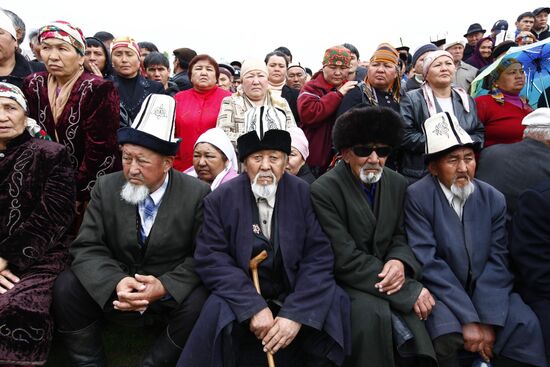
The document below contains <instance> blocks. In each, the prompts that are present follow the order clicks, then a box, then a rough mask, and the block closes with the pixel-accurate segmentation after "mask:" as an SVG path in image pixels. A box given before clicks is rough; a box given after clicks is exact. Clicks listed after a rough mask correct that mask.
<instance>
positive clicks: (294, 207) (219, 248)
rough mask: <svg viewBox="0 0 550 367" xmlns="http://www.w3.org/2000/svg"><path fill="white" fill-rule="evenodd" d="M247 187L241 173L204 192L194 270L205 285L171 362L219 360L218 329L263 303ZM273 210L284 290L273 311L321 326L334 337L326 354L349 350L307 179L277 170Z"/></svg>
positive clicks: (345, 315) (340, 297)
mask: <svg viewBox="0 0 550 367" xmlns="http://www.w3.org/2000/svg"><path fill="white" fill-rule="evenodd" d="M252 205H254V202H253V195H252V191H251V188H250V180H249V178H248V176H247V175H246V173H244V174H241V175H240V176H239V177H237V178H235V179H233V180H232V181H230V182H228V183H226V184H224V185H222V186H220V187H219V188H218V189H217V190H216V191H214V192H213V193H212V194H210V195H209V196H208V197H207V198H206V199H205V200H204V225H203V227H202V230H201V232H200V233H199V235H198V237H197V249H196V252H195V260H196V266H197V273H198V274H199V276H200V277H201V279H202V281H203V282H204V284H205V286H206V287H207V288H208V289H210V290H211V291H212V296H210V298H209V299H208V300H207V302H206V304H205V306H204V308H203V311H202V313H201V316H200V317H199V319H198V320H197V323H196V324H195V328H194V329H193V332H192V334H191V336H190V337H189V341H188V343H187V345H186V346H185V349H184V351H183V354H182V356H181V358H180V360H179V362H178V366H186V367H187V366H201V367H202V366H223V345H222V344H223V343H222V333H223V329H224V328H225V327H226V326H228V325H230V324H231V323H232V322H233V321H237V322H239V323H242V322H244V321H246V320H248V319H250V318H251V317H252V316H254V314H256V313H258V312H259V311H261V310H262V309H264V308H265V307H267V303H266V301H265V300H264V298H263V297H262V296H260V295H259V294H258V293H257V292H256V289H255V288H254V285H253V283H252V281H251V279H250V274H249V260H250V259H251V257H252V244H253V242H254V236H255V235H254V232H253V224H254V222H253V213H252V210H251V209H252ZM275 208H276V210H275V212H274V215H275V213H276V215H277V218H276V222H277V224H278V229H277V231H278V236H279V246H280V251H281V257H282V262H283V267H284V273H285V275H286V277H287V279H288V283H289V285H290V288H291V291H290V293H289V294H288V296H287V297H286V298H285V300H284V302H283V305H282V307H281V309H280V311H279V313H278V316H280V317H285V318H288V319H291V320H294V321H297V322H299V323H301V324H303V325H307V326H309V327H311V328H314V329H316V330H323V331H325V332H326V333H327V334H328V335H329V336H330V337H331V338H332V339H333V340H334V341H335V343H334V345H333V347H332V349H331V350H330V351H329V354H328V357H329V358H330V359H332V360H333V361H334V362H336V363H341V361H342V360H343V358H344V353H345V352H347V351H348V350H349V339H350V336H349V332H350V331H349V329H350V325H349V322H350V319H349V299H348V297H347V295H346V294H345V292H344V291H343V290H342V289H341V288H339V287H338V286H337V285H336V282H335V281H334V277H333V272H332V268H333V261H334V258H333V253H332V250H331V248H330V244H329V241H328V239H327V237H326V235H325V234H324V233H323V231H322V229H321V227H320V225H319V222H318V221H317V217H316V216H315V213H314V211H313V208H312V206H311V201H310V194H309V185H308V184H307V183H306V182H304V181H303V180H301V179H299V178H297V177H294V176H292V175H290V174H284V175H283V176H282V178H281V180H280V181H279V183H278V186H277V197H276V201H275Z"/></svg>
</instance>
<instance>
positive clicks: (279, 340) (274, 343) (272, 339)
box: [250, 307, 302, 354]
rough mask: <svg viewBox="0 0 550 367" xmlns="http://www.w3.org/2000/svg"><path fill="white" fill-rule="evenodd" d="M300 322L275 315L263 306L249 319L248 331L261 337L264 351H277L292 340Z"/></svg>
mask: <svg viewBox="0 0 550 367" xmlns="http://www.w3.org/2000/svg"><path fill="white" fill-rule="evenodd" d="M301 327H302V324H300V323H299V322H296V321H292V320H290V319H286V318H284V317H276V318H275V319H273V314H272V313H271V310H270V309H269V308H267V307H266V308H264V309H263V310H261V311H260V312H258V313H257V314H255V315H254V316H252V318H251V319H250V331H251V332H252V333H254V335H256V338H258V339H262V345H263V346H264V352H269V353H271V354H275V353H277V351H278V350H279V349H282V348H286V347H287V346H288V345H290V343H291V342H292V341H293V340H294V338H295V337H296V335H298V332H299V331H300V328H301Z"/></svg>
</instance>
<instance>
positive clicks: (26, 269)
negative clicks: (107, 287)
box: [0, 83, 75, 366]
mask: <svg viewBox="0 0 550 367" xmlns="http://www.w3.org/2000/svg"><path fill="white" fill-rule="evenodd" d="M26 113H27V101H26V100H25V97H24V96H23V93H22V92H21V90H19V88H17V87H16V86H14V85H12V84H8V83H0V208H2V210H1V211H0V325H1V326H0V365H2V366H6V365H7V366H11V365H23V366H30V365H34V366H42V365H44V364H45V363H46V358H47V356H48V350H49V347H50V341H51V338H52V335H53V325H52V319H51V316H50V304H51V298H52V287H53V284H54V281H55V278H56V277H57V274H59V273H60V272H61V271H62V270H63V269H64V267H65V265H66V263H67V260H68V244H69V243H70V238H69V236H67V228H68V226H69V225H70V223H71V222H72V219H73V213H74V211H73V210H74V200H75V199H74V195H75V187H74V172H73V168H72V166H71V162H70V161H69V158H68V155H67V150H66V149H65V147H63V146H62V145H60V144H56V143H53V142H51V141H46V140H43V139H37V138H33V137H32V136H35V135H36V136H42V137H44V136H45V133H44V132H43V131H42V132H41V129H40V127H39V126H38V125H37V124H36V122H35V121H34V120H31V119H29V118H27V116H26ZM31 135H32V136H31Z"/></svg>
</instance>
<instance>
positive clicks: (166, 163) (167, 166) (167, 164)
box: [162, 156, 174, 173]
mask: <svg viewBox="0 0 550 367" xmlns="http://www.w3.org/2000/svg"><path fill="white" fill-rule="evenodd" d="M162 166H163V167H162V170H163V171H164V173H166V172H168V171H170V170H171V169H172V167H173V166H174V157H173V156H169V157H164V158H163V161H162Z"/></svg>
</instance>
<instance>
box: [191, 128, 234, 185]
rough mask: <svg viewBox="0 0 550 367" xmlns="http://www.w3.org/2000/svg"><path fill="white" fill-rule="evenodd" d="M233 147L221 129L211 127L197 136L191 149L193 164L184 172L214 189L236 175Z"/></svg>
mask: <svg viewBox="0 0 550 367" xmlns="http://www.w3.org/2000/svg"><path fill="white" fill-rule="evenodd" d="M238 168H239V163H238V161H237V156H236V155H235V149H234V148H233V145H232V144H231V142H230V141H229V138H228V137H227V135H225V133H224V132H223V130H222V129H220V128H217V127H215V128H213V129H210V130H207V131H206V132H205V133H204V134H202V135H201V136H199V138H198V139H197V142H196V143H195V147H194V149H193V166H192V167H191V168H189V169H188V170H187V171H185V173H187V174H188V175H191V176H195V177H198V178H199V179H200V180H202V181H205V182H206V183H208V184H209V185H210V189H211V190H212V191H214V190H215V189H217V188H218V186H220V185H221V184H223V183H225V182H227V181H229V180H231V179H233V178H235V177H237V176H238V173H237V169H238Z"/></svg>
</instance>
